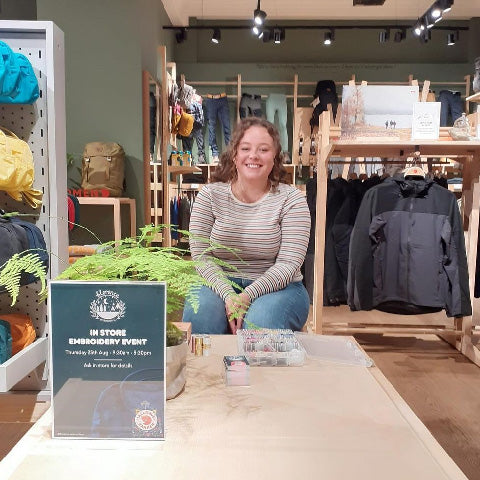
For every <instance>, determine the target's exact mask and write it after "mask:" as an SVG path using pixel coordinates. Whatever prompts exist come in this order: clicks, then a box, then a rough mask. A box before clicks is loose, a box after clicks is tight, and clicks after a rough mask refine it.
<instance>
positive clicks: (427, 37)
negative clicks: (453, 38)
mask: <svg viewBox="0 0 480 480" xmlns="http://www.w3.org/2000/svg"><path fill="white" fill-rule="evenodd" d="M431 39H432V32H431V31H430V30H425V31H424V32H423V33H422V34H421V35H420V42H421V43H427V42H428V41H429V40H431Z"/></svg>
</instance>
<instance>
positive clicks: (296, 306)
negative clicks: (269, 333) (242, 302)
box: [244, 282, 310, 330]
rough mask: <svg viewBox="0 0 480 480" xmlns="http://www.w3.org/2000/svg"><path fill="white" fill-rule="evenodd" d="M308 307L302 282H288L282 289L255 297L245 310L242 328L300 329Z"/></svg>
mask: <svg viewBox="0 0 480 480" xmlns="http://www.w3.org/2000/svg"><path fill="white" fill-rule="evenodd" d="M309 308H310V301H309V297H308V292H307V290H306V289H305V287H304V286H303V284H301V282H296V283H294V284H289V285H288V286H287V287H286V288H284V289H282V290H279V291H277V292H273V293H269V294H266V295H262V296H261V297H259V298H257V299H256V300H255V301H254V302H253V303H252V305H251V306H250V308H249V310H248V312H247V315H246V317H245V320H246V322H245V327H244V328H251V327H255V326H256V327H262V328H288V329H291V330H301V329H302V328H303V326H304V325H305V323H306V321H307V318H308V312H309Z"/></svg>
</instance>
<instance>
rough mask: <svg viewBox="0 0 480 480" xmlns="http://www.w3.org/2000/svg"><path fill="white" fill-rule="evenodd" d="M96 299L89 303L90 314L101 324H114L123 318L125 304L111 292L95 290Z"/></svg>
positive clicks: (116, 294)
mask: <svg viewBox="0 0 480 480" xmlns="http://www.w3.org/2000/svg"><path fill="white" fill-rule="evenodd" d="M95 295H96V298H95V300H93V301H92V303H90V314H91V315H92V317H93V318H97V319H98V320H101V321H102V322H115V321H117V320H120V318H122V317H124V316H125V310H126V307H125V303H124V302H122V301H121V300H120V296H119V295H118V293H116V292H112V291H111V290H97V291H96V292H95Z"/></svg>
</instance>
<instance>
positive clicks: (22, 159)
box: [0, 127, 43, 208]
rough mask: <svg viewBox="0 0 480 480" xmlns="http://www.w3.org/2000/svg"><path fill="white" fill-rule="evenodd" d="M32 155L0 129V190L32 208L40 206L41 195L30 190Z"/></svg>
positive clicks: (10, 133)
mask: <svg viewBox="0 0 480 480" xmlns="http://www.w3.org/2000/svg"><path fill="white" fill-rule="evenodd" d="M33 179H34V167H33V155H32V152H31V150H30V148H29V146H28V144H27V143H26V142H24V141H23V140H21V139H20V138H18V137H17V136H16V135H15V134H14V133H13V132H11V131H10V130H8V129H7V128H5V127H0V190H3V191H5V192H7V193H8V195H10V196H11V197H12V198H13V199H15V200H17V201H19V202H21V201H22V200H24V201H25V202H27V203H28V204H29V205H30V206H32V207H33V208H38V207H39V206H40V205H41V204H42V196H43V193H42V192H41V191H40V190H35V189H33V188H32V186H33Z"/></svg>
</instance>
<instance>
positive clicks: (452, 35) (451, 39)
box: [447, 33, 455, 46]
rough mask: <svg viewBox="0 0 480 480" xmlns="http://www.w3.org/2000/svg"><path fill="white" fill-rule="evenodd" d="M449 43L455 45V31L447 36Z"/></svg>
mask: <svg viewBox="0 0 480 480" xmlns="http://www.w3.org/2000/svg"><path fill="white" fill-rule="evenodd" d="M447 45H448V46H451V45H455V34H454V33H449V34H448V36H447Z"/></svg>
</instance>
